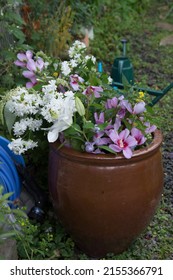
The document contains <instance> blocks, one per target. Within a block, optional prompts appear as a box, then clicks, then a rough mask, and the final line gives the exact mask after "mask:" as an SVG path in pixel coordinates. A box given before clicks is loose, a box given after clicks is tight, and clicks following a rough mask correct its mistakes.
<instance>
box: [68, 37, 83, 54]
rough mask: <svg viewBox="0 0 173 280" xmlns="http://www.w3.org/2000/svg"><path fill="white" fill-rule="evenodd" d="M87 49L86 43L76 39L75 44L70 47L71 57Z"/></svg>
mask: <svg viewBox="0 0 173 280" xmlns="http://www.w3.org/2000/svg"><path fill="white" fill-rule="evenodd" d="M85 49H86V45H85V44H84V43H83V42H80V41H78V40H76V41H75V42H74V44H73V45H72V46H71V47H70V48H69V51H68V54H69V57H70V58H73V57H75V55H76V54H79V53H80V52H84V51H85Z"/></svg>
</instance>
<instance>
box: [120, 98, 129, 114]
mask: <svg viewBox="0 0 173 280" xmlns="http://www.w3.org/2000/svg"><path fill="white" fill-rule="evenodd" d="M119 106H120V107H121V109H126V110H127V111H129V112H130V113H132V105H131V103H130V102H129V101H128V100H121V101H120V104H119Z"/></svg>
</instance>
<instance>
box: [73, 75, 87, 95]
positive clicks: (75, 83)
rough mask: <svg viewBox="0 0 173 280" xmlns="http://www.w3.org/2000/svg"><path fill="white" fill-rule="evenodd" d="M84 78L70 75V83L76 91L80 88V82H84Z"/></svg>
mask: <svg viewBox="0 0 173 280" xmlns="http://www.w3.org/2000/svg"><path fill="white" fill-rule="evenodd" d="M83 81H84V79H82V78H81V77H80V76H79V75H77V74H75V75H70V85H71V87H72V88H73V89H74V90H75V91H76V90H78V89H79V83H83Z"/></svg>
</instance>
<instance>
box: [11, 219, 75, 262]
mask: <svg viewBox="0 0 173 280" xmlns="http://www.w3.org/2000/svg"><path fill="white" fill-rule="evenodd" d="M17 222H18V224H19V225H20V227H21V233H22V234H19V235H17V237H16V240H17V247H18V254H19V258H20V259H29V260H45V259H71V258H72V257H73V254H74V242H73V241H72V239H71V238H70V237H69V236H68V235H67V234H66V233H65V232H64V230H63V228H62V227H61V226H60V225H59V224H58V223H57V222H56V223H55V220H54V219H53V220H52V219H51V217H48V220H46V221H45V222H44V223H43V224H38V223H37V224H36V223H34V222H31V221H29V220H28V219H26V220H23V219H18V221H17Z"/></svg>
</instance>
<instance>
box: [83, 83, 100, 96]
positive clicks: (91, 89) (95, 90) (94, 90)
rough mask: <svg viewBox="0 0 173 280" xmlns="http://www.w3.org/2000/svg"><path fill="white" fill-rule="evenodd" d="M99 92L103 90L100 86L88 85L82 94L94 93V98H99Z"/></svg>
mask: <svg viewBox="0 0 173 280" xmlns="http://www.w3.org/2000/svg"><path fill="white" fill-rule="evenodd" d="M100 92H103V89H102V87H95V86H89V87H87V89H86V90H84V92H83V94H85V95H88V96H90V95H92V94H94V96H95V97H96V98H99V97H100Z"/></svg>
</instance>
